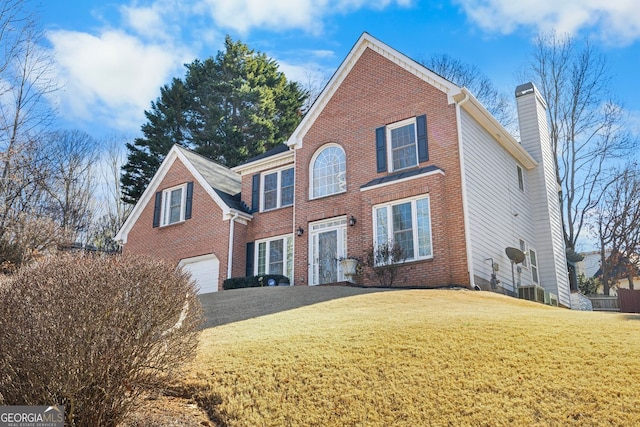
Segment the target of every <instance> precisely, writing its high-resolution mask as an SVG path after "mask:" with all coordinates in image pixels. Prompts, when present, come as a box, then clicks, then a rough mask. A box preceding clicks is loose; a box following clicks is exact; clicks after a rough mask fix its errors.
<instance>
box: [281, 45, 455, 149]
mask: <svg viewBox="0 0 640 427" xmlns="http://www.w3.org/2000/svg"><path fill="white" fill-rule="evenodd" d="M367 48H369V49H371V50H373V51H374V52H376V53H379V54H380V55H382V56H383V57H385V58H387V59H388V60H390V61H392V62H393V63H395V64H397V65H399V66H400V67H402V68H404V69H405V70H406V71H408V72H410V73H411V74H413V75H415V76H417V77H419V78H420V79H422V80H424V81H425V82H427V83H429V84H431V85H432V86H434V87H435V88H437V89H439V90H441V91H442V92H444V93H445V94H447V97H448V99H449V103H453V102H454V100H453V95H455V94H457V93H459V92H460V88H459V87H458V86H456V85H455V84H453V83H451V82H450V81H448V80H447V79H445V78H443V77H441V76H439V75H437V74H436V73H434V72H433V71H431V70H429V69H427V68H426V67H424V66H422V65H420V64H418V63H417V62H416V61H414V60H413V59H411V58H409V57H407V56H405V55H403V54H402V53H400V52H398V51H397V50H395V49H393V48H391V47H389V46H388V45H386V44H384V43H383V42H381V41H380V40H378V39H376V38H375V37H373V36H371V35H370V34H368V33H363V34H362V35H361V36H360V38H359V39H358V41H357V42H356V44H355V45H354V46H353V47H352V48H351V51H350V52H349V54H348V55H347V57H346V58H345V59H344V61H342V64H340V67H339V68H338V69H337V70H336V72H335V73H334V74H333V76H332V77H331V80H329V83H327V86H325V88H324V90H323V91H322V92H321V93H320V96H318V99H316V101H315V102H314V103H313V105H312V106H311V108H310V109H309V111H308V112H307V114H306V115H305V116H304V118H303V119H302V121H301V122H300V124H299V125H298V127H297V128H296V130H295V131H294V132H293V134H291V137H290V138H289V140H288V141H287V145H289V146H290V147H291V146H294V148H296V149H297V148H301V147H302V139H303V138H304V136H305V135H306V133H307V132H308V130H309V128H310V127H311V125H312V124H313V123H314V122H315V120H316V119H317V118H318V116H319V115H320V113H321V112H322V110H324V108H325V107H326V105H327V103H328V102H329V100H331V98H332V97H333V95H334V93H335V92H336V91H337V90H338V88H339V87H340V85H341V84H342V82H343V81H344V79H345V78H346V77H347V75H348V74H349V72H350V71H351V70H352V69H353V67H354V65H355V64H356V62H358V60H359V59H360V57H361V56H362V54H363V53H364V51H365V50H366V49H367Z"/></svg>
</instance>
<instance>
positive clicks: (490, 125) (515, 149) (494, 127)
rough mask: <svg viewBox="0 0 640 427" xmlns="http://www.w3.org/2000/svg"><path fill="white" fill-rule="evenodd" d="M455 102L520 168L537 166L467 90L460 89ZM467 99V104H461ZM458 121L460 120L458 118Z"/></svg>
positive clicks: (529, 168)
mask: <svg viewBox="0 0 640 427" xmlns="http://www.w3.org/2000/svg"><path fill="white" fill-rule="evenodd" d="M454 99H455V100H456V102H460V103H461V106H462V108H464V109H465V110H466V111H467V112H468V113H469V114H470V115H471V116H472V117H473V118H474V119H476V120H477V121H478V123H480V125H482V127H483V128H484V129H485V130H486V131H487V132H489V134H490V135H491V136H493V138H494V139H495V140H496V141H497V142H498V143H499V144H500V145H502V147H504V149H505V150H507V151H508V152H509V153H510V154H511V155H512V156H513V157H514V158H515V159H516V160H518V161H519V162H520V163H521V164H522V166H524V167H525V168H526V169H528V170H531V169H533V168H535V167H536V166H538V162H536V161H535V160H534V158H533V157H531V155H530V154H529V153H528V152H527V150H525V149H524V147H523V146H522V145H521V144H520V143H519V142H518V141H516V139H515V138H514V137H513V136H512V135H511V134H510V133H509V132H508V131H507V130H506V129H505V128H504V127H503V126H502V125H501V124H500V122H498V120H496V118H495V117H493V116H492V115H491V113H489V111H487V109H486V108H485V107H484V106H483V105H482V104H481V103H480V101H478V100H477V99H476V98H475V97H474V96H473V94H472V93H471V92H469V90H468V89H467V88H462V90H461V91H460V93H459V94H457V95H455V96H454ZM465 99H468V101H467V102H462V101H463V100H465ZM458 120H460V118H458Z"/></svg>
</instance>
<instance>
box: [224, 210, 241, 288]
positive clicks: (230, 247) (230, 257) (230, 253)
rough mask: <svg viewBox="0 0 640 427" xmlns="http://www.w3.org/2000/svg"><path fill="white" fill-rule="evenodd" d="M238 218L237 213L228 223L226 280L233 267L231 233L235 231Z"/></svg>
mask: <svg viewBox="0 0 640 427" xmlns="http://www.w3.org/2000/svg"><path fill="white" fill-rule="evenodd" d="M238 216H240V214H239V213H238V212H236V213H234V214H233V218H231V222H230V223H229V255H228V256H227V279H230V278H231V267H232V266H233V232H234V230H235V227H234V225H235V223H236V219H237V218H238Z"/></svg>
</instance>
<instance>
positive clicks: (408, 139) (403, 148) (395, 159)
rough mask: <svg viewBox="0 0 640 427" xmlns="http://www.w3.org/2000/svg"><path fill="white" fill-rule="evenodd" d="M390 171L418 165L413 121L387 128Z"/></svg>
mask: <svg viewBox="0 0 640 427" xmlns="http://www.w3.org/2000/svg"><path fill="white" fill-rule="evenodd" d="M387 137H388V141H389V142H388V144H389V152H390V153H391V170H392V171H397V170H401V169H407V168H410V167H413V166H416V165H417V164H418V146H417V140H418V138H417V136H416V123H415V119H409V120H404V121H402V122H400V123H396V124H394V125H392V126H387Z"/></svg>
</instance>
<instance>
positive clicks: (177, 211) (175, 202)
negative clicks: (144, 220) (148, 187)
mask: <svg viewBox="0 0 640 427" xmlns="http://www.w3.org/2000/svg"><path fill="white" fill-rule="evenodd" d="M192 197H193V182H188V183H184V184H181V185H178V186H175V187H171V188H167V189H166V190H163V191H158V192H157V193H156V200H155V206H154V211H153V226H154V227H158V226H162V227H164V226H165V225H171V224H176V223H178V222H182V221H185V220H187V219H189V218H191V201H192Z"/></svg>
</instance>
